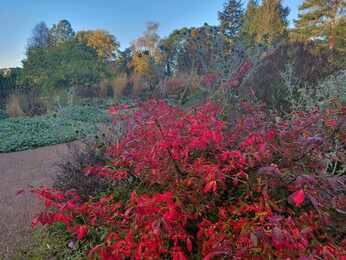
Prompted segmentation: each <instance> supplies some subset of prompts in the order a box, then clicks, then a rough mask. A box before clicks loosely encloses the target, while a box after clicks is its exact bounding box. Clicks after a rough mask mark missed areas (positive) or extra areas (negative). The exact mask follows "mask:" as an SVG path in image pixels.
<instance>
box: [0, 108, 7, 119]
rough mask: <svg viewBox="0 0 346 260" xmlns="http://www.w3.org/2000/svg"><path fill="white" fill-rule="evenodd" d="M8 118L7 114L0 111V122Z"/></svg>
mask: <svg viewBox="0 0 346 260" xmlns="http://www.w3.org/2000/svg"><path fill="white" fill-rule="evenodd" d="M8 117H9V116H8V114H7V112H6V111H5V110H3V109H0V120H3V119H6V118H8Z"/></svg>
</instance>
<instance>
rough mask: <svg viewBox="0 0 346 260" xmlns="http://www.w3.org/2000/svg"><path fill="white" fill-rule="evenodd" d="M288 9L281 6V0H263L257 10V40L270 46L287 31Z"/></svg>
mask: <svg viewBox="0 0 346 260" xmlns="http://www.w3.org/2000/svg"><path fill="white" fill-rule="evenodd" d="M289 12H290V9H289V8H288V7H285V8H284V7H283V6H282V3H281V0H263V1H262V5H261V6H260V7H259V8H258V12H257V20H256V21H257V24H258V29H257V30H258V31H257V42H261V43H263V44H265V45H266V46H271V45H272V43H273V42H277V41H280V38H281V37H282V36H283V35H284V34H285V32H286V31H287V26H288V21H287V16H288V15H289Z"/></svg>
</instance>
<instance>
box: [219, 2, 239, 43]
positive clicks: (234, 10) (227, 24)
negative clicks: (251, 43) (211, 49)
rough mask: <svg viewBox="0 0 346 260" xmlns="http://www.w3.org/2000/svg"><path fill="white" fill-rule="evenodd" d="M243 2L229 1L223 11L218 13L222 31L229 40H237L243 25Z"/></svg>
mask: <svg viewBox="0 0 346 260" xmlns="http://www.w3.org/2000/svg"><path fill="white" fill-rule="evenodd" d="M242 5H243V4H242V2H241V0H239V1H235V0H229V1H228V2H225V3H224V5H223V11H222V12H218V18H219V21H220V31H221V33H223V34H224V35H226V36H227V37H228V38H229V39H235V38H236V37H237V36H238V33H239V31H240V29H241V26H242V24H243V15H244V10H243V8H242Z"/></svg>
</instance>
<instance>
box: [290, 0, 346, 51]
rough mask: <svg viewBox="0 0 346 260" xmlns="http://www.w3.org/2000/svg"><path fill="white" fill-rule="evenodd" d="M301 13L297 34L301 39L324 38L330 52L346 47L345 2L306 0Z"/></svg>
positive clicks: (301, 6)
mask: <svg viewBox="0 0 346 260" xmlns="http://www.w3.org/2000/svg"><path fill="white" fill-rule="evenodd" d="M299 11H300V13H299V14H298V20H296V21H295V25H296V30H295V32H296V34H297V35H298V36H299V37H300V38H303V39H318V38H323V39H325V41H326V42H327V43H328V44H329V49H330V50H333V49H334V48H336V47H340V46H344V45H345V39H346V37H345V35H346V23H345V1H344V0H305V1H304V2H303V3H302V4H301V5H300V6H299Z"/></svg>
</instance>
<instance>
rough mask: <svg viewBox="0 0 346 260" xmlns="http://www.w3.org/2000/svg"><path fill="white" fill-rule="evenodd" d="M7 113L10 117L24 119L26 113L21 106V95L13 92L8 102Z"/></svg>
mask: <svg viewBox="0 0 346 260" xmlns="http://www.w3.org/2000/svg"><path fill="white" fill-rule="evenodd" d="M6 112H7V114H8V115H9V116H10V117H22V116H24V112H23V110H22V108H21V107H20V105H19V93H18V92H12V93H11V94H10V95H9V96H8V98H7V100H6Z"/></svg>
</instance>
